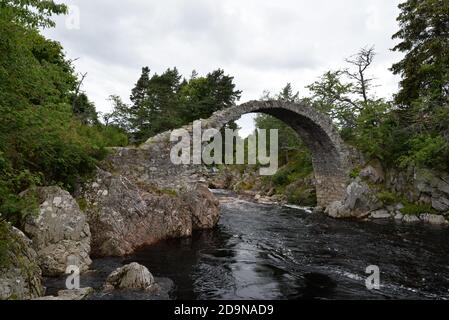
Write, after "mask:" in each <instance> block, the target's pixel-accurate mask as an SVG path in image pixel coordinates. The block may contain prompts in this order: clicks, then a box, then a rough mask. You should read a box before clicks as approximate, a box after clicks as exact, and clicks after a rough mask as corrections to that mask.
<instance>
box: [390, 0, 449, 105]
mask: <svg viewBox="0 0 449 320" xmlns="http://www.w3.org/2000/svg"><path fill="white" fill-rule="evenodd" d="M399 8H400V9H401V13H400V15H399V16H398V18H397V21H398V22H399V26H400V30H399V31H398V32H397V33H396V34H394V35H393V39H400V40H401V42H400V43H399V44H398V45H396V46H395V47H394V48H393V50H394V51H399V52H403V53H405V57H404V58H403V59H402V60H401V61H400V62H398V63H396V64H394V65H393V67H392V71H393V72H394V73H395V74H399V75H401V76H402V81H401V88H400V91H399V93H398V94H397V95H396V97H395V100H396V103H397V104H398V105H399V106H400V107H402V108H403V109H408V108H409V107H411V106H412V103H413V102H414V101H416V100H417V99H419V98H422V97H427V98H428V99H429V102H428V106H429V107H431V104H434V105H441V104H442V103H444V102H447V101H448V97H449V1H447V0H407V1H405V2H404V3H402V4H400V5H399Z"/></svg>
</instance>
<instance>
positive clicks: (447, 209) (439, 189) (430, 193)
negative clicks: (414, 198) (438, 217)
mask: <svg viewBox="0 0 449 320" xmlns="http://www.w3.org/2000/svg"><path fill="white" fill-rule="evenodd" d="M414 184H415V188H416V189H417V190H418V192H419V193H420V197H421V199H427V201H428V202H430V204H431V205H432V208H433V209H435V210H436V211H438V212H441V213H443V214H447V213H449V174H447V173H443V172H434V171H431V170H423V169H422V170H418V171H417V172H416V173H415V175H414Z"/></svg>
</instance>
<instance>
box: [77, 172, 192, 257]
mask: <svg viewBox="0 0 449 320" xmlns="http://www.w3.org/2000/svg"><path fill="white" fill-rule="evenodd" d="M78 196H79V197H80V198H81V199H82V202H83V203H85V205H84V206H85V208H84V209H85V212H86V214H87V216H88V220H89V224H90V228H91V232H92V254H93V255H96V256H123V255H126V254H130V253H132V252H133V251H134V250H135V249H137V248H139V247H141V246H143V245H149V244H152V243H155V242H157V241H159V240H162V239H165V238H169V237H183V236H189V235H191V233H192V215H191V212H190V210H189V207H188V206H187V205H186V204H185V202H184V201H183V200H182V199H181V198H180V197H179V196H178V195H177V194H176V193H175V192H174V191H169V190H157V189H153V188H151V187H150V186H147V185H143V184H141V185H140V186H138V185H137V184H136V183H133V182H131V181H130V180H129V179H128V178H126V177H124V176H121V175H115V174H112V173H109V172H106V171H104V170H101V169H98V171H97V174H96V177H95V178H94V179H93V180H92V181H91V182H89V183H86V184H85V185H84V186H83V187H82V189H80V190H79V194H78Z"/></svg>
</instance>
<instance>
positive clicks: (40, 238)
mask: <svg viewBox="0 0 449 320" xmlns="http://www.w3.org/2000/svg"><path fill="white" fill-rule="evenodd" d="M27 192H36V193H37V196H38V198H39V201H40V206H39V212H38V214H37V215H33V214H30V215H29V216H28V217H27V219H26V222H25V226H24V231H25V233H26V234H27V235H28V236H29V237H30V239H31V240H32V246H33V248H34V249H35V250H36V252H37V261H38V263H39V266H40V267H41V269H42V272H43V274H44V275H46V276H57V275H61V274H64V273H65V270H66V268H67V266H68V265H76V266H77V267H78V268H80V271H81V272H83V271H86V270H87V269H88V268H89V265H90V264H91V263H92V261H91V259H90V257H89V254H90V229H89V225H88V223H87V219H86V216H85V214H84V213H83V212H82V211H81V210H80V208H79V206H78V204H77V202H76V201H75V199H74V198H73V197H72V196H71V195H70V193H68V192H67V191H65V190H62V189H61V188H59V187H41V188H35V189H33V191H31V190H29V191H27Z"/></svg>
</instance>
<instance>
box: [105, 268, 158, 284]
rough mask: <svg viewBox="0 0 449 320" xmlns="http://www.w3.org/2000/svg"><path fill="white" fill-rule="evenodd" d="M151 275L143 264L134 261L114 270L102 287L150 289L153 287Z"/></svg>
mask: <svg viewBox="0 0 449 320" xmlns="http://www.w3.org/2000/svg"><path fill="white" fill-rule="evenodd" d="M155 284H156V283H155V281H154V277H153V275H152V274H151V273H150V271H148V269H147V268H146V267H145V266H142V265H140V264H138V263H136V262H133V263H130V264H127V265H125V266H123V267H121V268H118V269H116V270H114V271H113V272H112V273H111V274H110V275H109V276H108V278H107V279H106V284H105V286H104V289H105V290H106V291H109V290H115V289H125V290H126V289H128V290H146V291H148V290H152V289H153V288H154V287H155Z"/></svg>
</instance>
